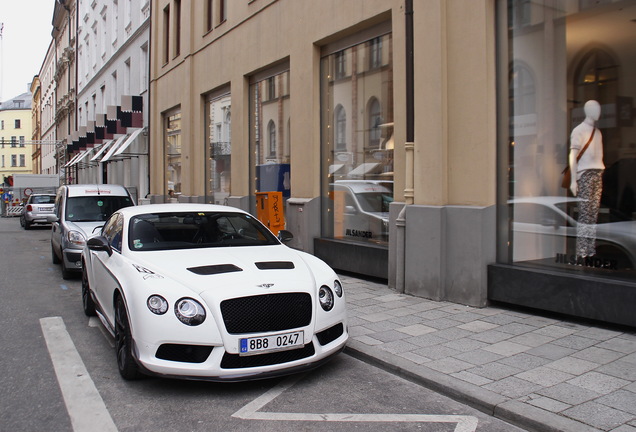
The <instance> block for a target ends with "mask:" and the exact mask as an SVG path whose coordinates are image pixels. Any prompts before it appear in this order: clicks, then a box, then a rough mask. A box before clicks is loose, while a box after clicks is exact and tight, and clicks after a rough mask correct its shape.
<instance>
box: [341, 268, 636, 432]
mask: <svg viewBox="0 0 636 432" xmlns="http://www.w3.org/2000/svg"><path fill="white" fill-rule="evenodd" d="M341 277H342V280H343V284H344V286H345V290H346V292H347V301H348V307H349V332H350V341H349V344H348V347H347V352H349V353H350V354H352V355H354V356H357V357H359V358H363V359H365V360H367V361H370V362H373V363H375V364H378V365H380V366H382V367H384V368H386V369H389V370H392V371H393V372H396V373H398V374H400V375H403V376H405V377H407V378H409V379H412V380H415V381H417V382H420V383H422V384H424V385H425V386H427V387H431V388H433V389H434V390H437V391H439V392H441V393H443V394H446V395H448V396H451V397H453V398H455V399H457V400H460V401H462V402H465V403H468V404H470V405H472V406H475V407H477V408H479V409H481V410H483V411H485V412H488V413H490V414H492V415H495V416H496V417H499V418H502V419H504V420H506V421H509V422H511V423H514V424H516V425H518V426H520V427H523V428H526V429H528V430H537V431H572V432H574V431H576V432H585V431H614V432H636V332H630V331H629V330H625V329H620V330H617V329H612V328H603V327H601V326H594V325H588V324H579V323H577V322H575V321H567V320H560V319H553V318H547V317H544V316H540V315H533V314H531V313H524V312H518V311H515V310H508V309H505V308H501V307H487V308H483V309H479V308H471V307H467V306H461V305H457V304H453V303H446V302H435V301H431V300H426V299H422V298H417V297H413V296H409V295H404V294H398V293H396V292H395V291H392V290H390V289H388V287H387V286H386V285H383V284H380V283H376V282H370V281H366V280H362V279H357V278H353V277H350V276H346V275H343V276H341ZM635 313H636V308H635Z"/></svg>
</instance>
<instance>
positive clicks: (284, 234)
mask: <svg viewBox="0 0 636 432" xmlns="http://www.w3.org/2000/svg"><path fill="white" fill-rule="evenodd" d="M293 238H294V235H293V234H292V233H291V232H290V231H287V230H280V231H278V240H280V241H281V242H283V243H287V242H289V241H291V239H293Z"/></svg>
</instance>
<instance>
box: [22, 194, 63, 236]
mask: <svg viewBox="0 0 636 432" xmlns="http://www.w3.org/2000/svg"><path fill="white" fill-rule="evenodd" d="M54 208H55V194H40V193H34V194H31V195H30V196H29V198H28V199H27V201H26V203H25V204H24V207H23V209H22V213H21V214H20V225H21V226H22V227H23V228H24V229H25V230H28V229H30V228H31V226H32V225H34V224H50V223H52V222H53V221H54V220H55V210H54Z"/></svg>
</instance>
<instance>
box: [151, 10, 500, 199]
mask: <svg viewBox="0 0 636 432" xmlns="http://www.w3.org/2000/svg"><path fill="white" fill-rule="evenodd" d="M494 2H495V0H415V1H414V15H413V16H414V28H415V146H416V147H415V149H416V150H415V204H423V205H476V206H486V205H493V204H494V203H495V190H496V184H495V180H496V172H495V168H496V154H495V150H496V145H495V124H496V122H495V113H496V109H495V69H494V67H495V62H494V49H495V45H494ZM204 3H205V2H203V1H194V0H181V17H182V24H181V32H182V33H181V49H180V55H179V56H178V57H176V58H172V53H171V56H170V59H169V61H168V62H167V63H166V64H164V62H163V49H164V47H163V40H164V34H163V32H162V27H163V10H164V8H165V7H166V6H170V8H171V20H172V21H174V8H175V2H174V0H157V1H155V2H153V12H152V13H153V17H152V20H153V26H152V50H153V52H152V54H151V59H152V66H151V79H152V82H151V92H152V97H151V145H152V150H151V194H156V195H161V194H163V193H164V191H163V179H164V177H163V169H164V168H163V149H162V142H163V138H162V122H161V119H162V113H164V112H166V111H168V110H170V109H173V108H175V107H180V109H181V113H182V119H183V125H182V134H183V155H182V164H183V173H184V178H183V180H182V191H183V194H184V195H186V196H188V195H189V196H201V195H203V194H204V187H205V183H204V182H205V164H204V163H203V158H204V127H205V126H204V125H205V119H204V105H205V104H204V95H205V94H206V93H208V92H210V91H214V90H215V89H218V88H220V87H222V86H227V85H228V84H229V85H230V86H231V97H232V181H231V185H232V191H231V193H232V195H234V196H245V195H249V194H250V192H251V188H252V185H251V183H250V180H249V176H248V172H249V133H248V127H249V103H248V102H249V94H248V90H249V76H250V75H253V74H255V73H258V72H260V71H262V70H264V69H266V68H268V67H270V66H272V65H276V64H277V63H280V62H285V61H286V62H289V66H290V71H291V78H290V88H291V113H292V117H291V118H292V121H291V143H292V149H291V164H292V170H291V171H292V179H291V180H292V195H293V196H294V197H296V198H314V197H317V196H319V194H320V175H321V173H320V88H319V83H320V77H319V72H320V48H321V46H324V45H325V44H328V43H331V42H334V41H338V40H342V39H345V38H347V37H349V36H350V35H352V34H356V33H357V32H360V31H363V30H364V29H366V28H369V27H371V26H372V25H373V24H376V23H378V22H382V21H386V20H390V21H391V25H392V32H393V66H394V106H395V116H394V117H395V144H396V151H395V173H396V174H395V186H396V188H395V190H396V196H395V199H396V201H400V200H403V192H402V191H403V189H404V184H405V179H404V173H405V170H406V167H405V162H404V141H405V139H406V130H405V127H406V122H405V116H406V112H405V110H406V107H405V101H404V98H405V96H404V95H405V92H406V87H405V82H404V79H403V78H402V77H404V75H405V58H406V57H405V49H404V46H405V30H404V1H403V0H364V1H359V0H344V1H343V0H340V1H335V0H334V1H327V0H325V1H310V0H278V1H275V0H269V1H266V0H258V1H254V2H248V1H242V2H234V1H232V2H228V3H229V6H228V7H229V10H228V18H227V21H225V22H223V23H221V24H218V25H217V26H216V27H215V28H214V29H213V30H212V31H211V32H207V33H206V32H205V24H206V21H205V14H204ZM216 3H218V2H215V7H216ZM215 12H217V11H216V10H215ZM174 32H175V27H174V23H173V25H172V29H171V39H173V40H174Z"/></svg>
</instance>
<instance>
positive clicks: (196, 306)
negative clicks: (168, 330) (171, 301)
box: [174, 298, 205, 326]
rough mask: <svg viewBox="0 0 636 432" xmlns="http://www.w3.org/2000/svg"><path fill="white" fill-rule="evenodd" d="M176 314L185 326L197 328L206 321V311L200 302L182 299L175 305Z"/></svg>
mask: <svg viewBox="0 0 636 432" xmlns="http://www.w3.org/2000/svg"><path fill="white" fill-rule="evenodd" d="M174 313H175V315H177V318H179V321H181V322H182V323H184V324H187V325H189V326H197V325H199V324H201V323H202V322H203V321H205V309H204V308H203V306H202V305H201V303H199V302H198V301H196V300H194V299H191V298H182V299H181V300H178V301H177V303H176V304H175V305H174Z"/></svg>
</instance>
